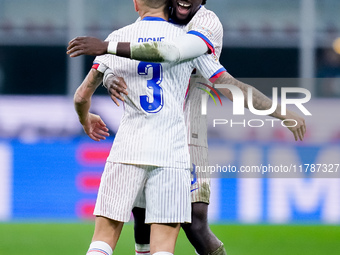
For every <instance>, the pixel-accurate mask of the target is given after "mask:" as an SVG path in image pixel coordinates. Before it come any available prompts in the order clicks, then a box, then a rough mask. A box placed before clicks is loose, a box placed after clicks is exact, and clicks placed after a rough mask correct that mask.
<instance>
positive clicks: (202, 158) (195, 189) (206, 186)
mask: <svg viewBox="0 0 340 255" xmlns="http://www.w3.org/2000/svg"><path fill="white" fill-rule="evenodd" d="M189 150H190V161H191V166H192V168H191V189H190V191H191V192H190V193H191V202H192V203H196V202H204V203H207V204H209V202H210V174H211V173H210V172H209V169H208V166H209V163H208V162H209V159H208V149H207V148H205V147H201V146H195V145H189ZM134 206H135V207H140V208H145V193H144V192H142V194H140V196H139V199H137V200H136V203H135V205H134Z"/></svg>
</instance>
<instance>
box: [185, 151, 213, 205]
mask: <svg viewBox="0 0 340 255" xmlns="http://www.w3.org/2000/svg"><path fill="white" fill-rule="evenodd" d="M189 151H190V161H191V166H192V168H191V202H192V203H195V202H204V203H207V204H209V199H210V172H209V170H208V166H209V159H208V148H205V147H201V146H195V145H189Z"/></svg>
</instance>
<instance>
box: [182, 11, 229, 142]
mask: <svg viewBox="0 0 340 255" xmlns="http://www.w3.org/2000/svg"><path fill="white" fill-rule="evenodd" d="M186 30H187V31H188V33H189V34H194V35H197V36H199V37H201V38H202V39H203V40H204V41H205V42H206V44H207V46H208V47H209V49H210V50H211V52H213V54H212V55H213V57H215V58H216V59H218V58H219V57H220V55H221V52H222V46H223V45H222V44H223V26H222V24H221V22H220V20H219V19H218V17H217V16H216V14H215V13H214V12H212V11H209V10H207V9H206V8H205V7H204V6H201V8H200V9H199V10H198V12H197V13H196V14H195V16H194V17H193V18H192V19H191V21H190V22H189V23H188V24H187V25H186ZM215 78H216V76H215ZM203 84H205V85H203ZM206 85H209V86H212V83H211V82H209V80H208V79H206V78H204V76H203V75H202V74H201V73H200V72H199V70H197V71H196V72H195V73H194V74H193V75H192V76H191V79H190V86H189V90H188V94H187V97H186V101H185V109H184V113H185V122H186V125H187V131H188V134H187V137H188V143H189V144H191V145H196V146H203V147H206V148H207V147H208V141H207V118H206V115H202V114H201V107H202V106H201V102H202V94H206V93H207V92H205V91H204V90H203V89H205V90H208V91H209V90H210V89H209V87H208V86H206ZM211 93H212V95H213V96H214V98H215V99H216V102H217V106H216V107H219V106H221V105H220V102H219V100H218V98H217V95H216V94H215V92H214V91H213V92H211ZM208 110H209V109H208Z"/></svg>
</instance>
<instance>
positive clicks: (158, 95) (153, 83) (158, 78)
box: [138, 62, 164, 113]
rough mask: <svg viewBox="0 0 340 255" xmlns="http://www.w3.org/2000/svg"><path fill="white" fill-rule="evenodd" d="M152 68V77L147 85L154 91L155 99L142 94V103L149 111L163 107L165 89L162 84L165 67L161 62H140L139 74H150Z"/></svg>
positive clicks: (152, 111)
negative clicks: (163, 67)
mask: <svg viewBox="0 0 340 255" xmlns="http://www.w3.org/2000/svg"><path fill="white" fill-rule="evenodd" d="M150 68H152V71H153V72H152V73H153V75H152V78H151V79H150V80H148V83H147V87H148V88H149V89H152V91H153V101H151V100H152V99H150V97H149V96H147V95H143V96H140V104H141V106H142V108H143V110H144V111H146V112H148V113H156V112H159V111H160V110H161V109H162V108H163V103H164V101H163V89H162V87H161V86H160V84H161V83H162V80H163V69H162V65H161V64H159V63H147V62H140V64H139V65H138V74H139V75H148V74H149V72H150Z"/></svg>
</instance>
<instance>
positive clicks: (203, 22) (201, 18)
mask: <svg viewBox="0 0 340 255" xmlns="http://www.w3.org/2000/svg"><path fill="white" fill-rule="evenodd" d="M187 31H188V32H187V33H188V34H192V35H196V36H198V37H200V38H201V39H202V40H203V41H204V42H205V43H206V45H207V46H208V48H209V50H210V51H211V53H214V54H216V55H217V56H220V54H221V50H222V41H223V26H222V24H221V22H220V20H219V18H218V17H217V16H216V14H215V13H214V12H212V11H209V10H207V9H205V8H204V7H201V10H199V11H198V12H197V13H196V15H195V16H194V17H193V18H192V20H191V21H190V22H189V24H188V25H187Z"/></svg>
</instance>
